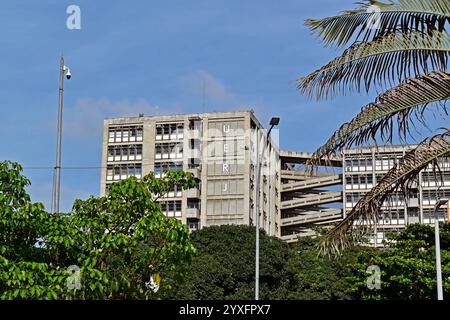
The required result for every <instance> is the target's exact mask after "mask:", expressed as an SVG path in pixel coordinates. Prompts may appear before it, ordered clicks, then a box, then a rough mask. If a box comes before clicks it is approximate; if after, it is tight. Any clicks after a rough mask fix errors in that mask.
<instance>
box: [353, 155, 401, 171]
mask: <svg viewBox="0 0 450 320" xmlns="http://www.w3.org/2000/svg"><path fill="white" fill-rule="evenodd" d="M399 160H400V157H382V158H380V159H375V170H376V171H388V170H390V169H391V168H392V167H393V166H394V165H395V164H397V163H398V162H399ZM372 170H373V160H372V159H347V160H346V161H345V171H347V172H351V171H357V172H361V171H372Z"/></svg>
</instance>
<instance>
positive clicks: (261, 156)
mask: <svg viewBox="0 0 450 320" xmlns="http://www.w3.org/2000/svg"><path fill="white" fill-rule="evenodd" d="M279 123H280V118H275V117H274V118H272V119H271V120H270V129H269V131H267V137H266V139H264V141H263V147H262V152H261V153H258V154H257V166H256V167H257V168H256V197H255V201H256V211H255V215H256V217H255V218H256V227H255V228H256V250H255V300H259V215H260V212H259V199H260V195H259V194H260V191H261V190H260V184H261V162H263V161H264V152H265V149H266V145H267V143H268V142H269V138H270V132H271V131H272V129H273V127H275V126H277V125H278V124H279ZM257 139H258V140H257V141H259V136H258V135H257ZM258 152H259V147H258Z"/></svg>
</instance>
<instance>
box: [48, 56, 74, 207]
mask: <svg viewBox="0 0 450 320" xmlns="http://www.w3.org/2000/svg"><path fill="white" fill-rule="evenodd" d="M64 76H66V78H67V80H70V78H72V73H71V72H70V69H69V68H68V67H67V66H66V65H64V57H62V56H61V61H60V66H59V99H58V124H57V134H56V135H57V138H56V164H55V171H54V176H53V194H52V213H57V214H58V213H59V199H60V188H61V137H62V108H63V92H64Z"/></svg>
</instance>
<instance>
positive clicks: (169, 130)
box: [156, 123, 184, 140]
mask: <svg viewBox="0 0 450 320" xmlns="http://www.w3.org/2000/svg"><path fill="white" fill-rule="evenodd" d="M183 138H184V124H182V123H178V124H177V123H170V124H157V125H156V140H180V139H183Z"/></svg>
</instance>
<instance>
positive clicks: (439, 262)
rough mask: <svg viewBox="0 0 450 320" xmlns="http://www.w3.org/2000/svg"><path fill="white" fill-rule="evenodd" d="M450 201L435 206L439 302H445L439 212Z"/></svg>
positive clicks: (439, 201)
mask: <svg viewBox="0 0 450 320" xmlns="http://www.w3.org/2000/svg"><path fill="white" fill-rule="evenodd" d="M448 202H449V199H441V200H438V201H437V202H436V205H435V206H434V239H435V245H434V246H435V250H436V279H437V295H438V300H444V294H443V290H442V271H441V243H440V239H439V219H438V210H439V208H440V207H442V206H443V205H445V204H447V203H448Z"/></svg>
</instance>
